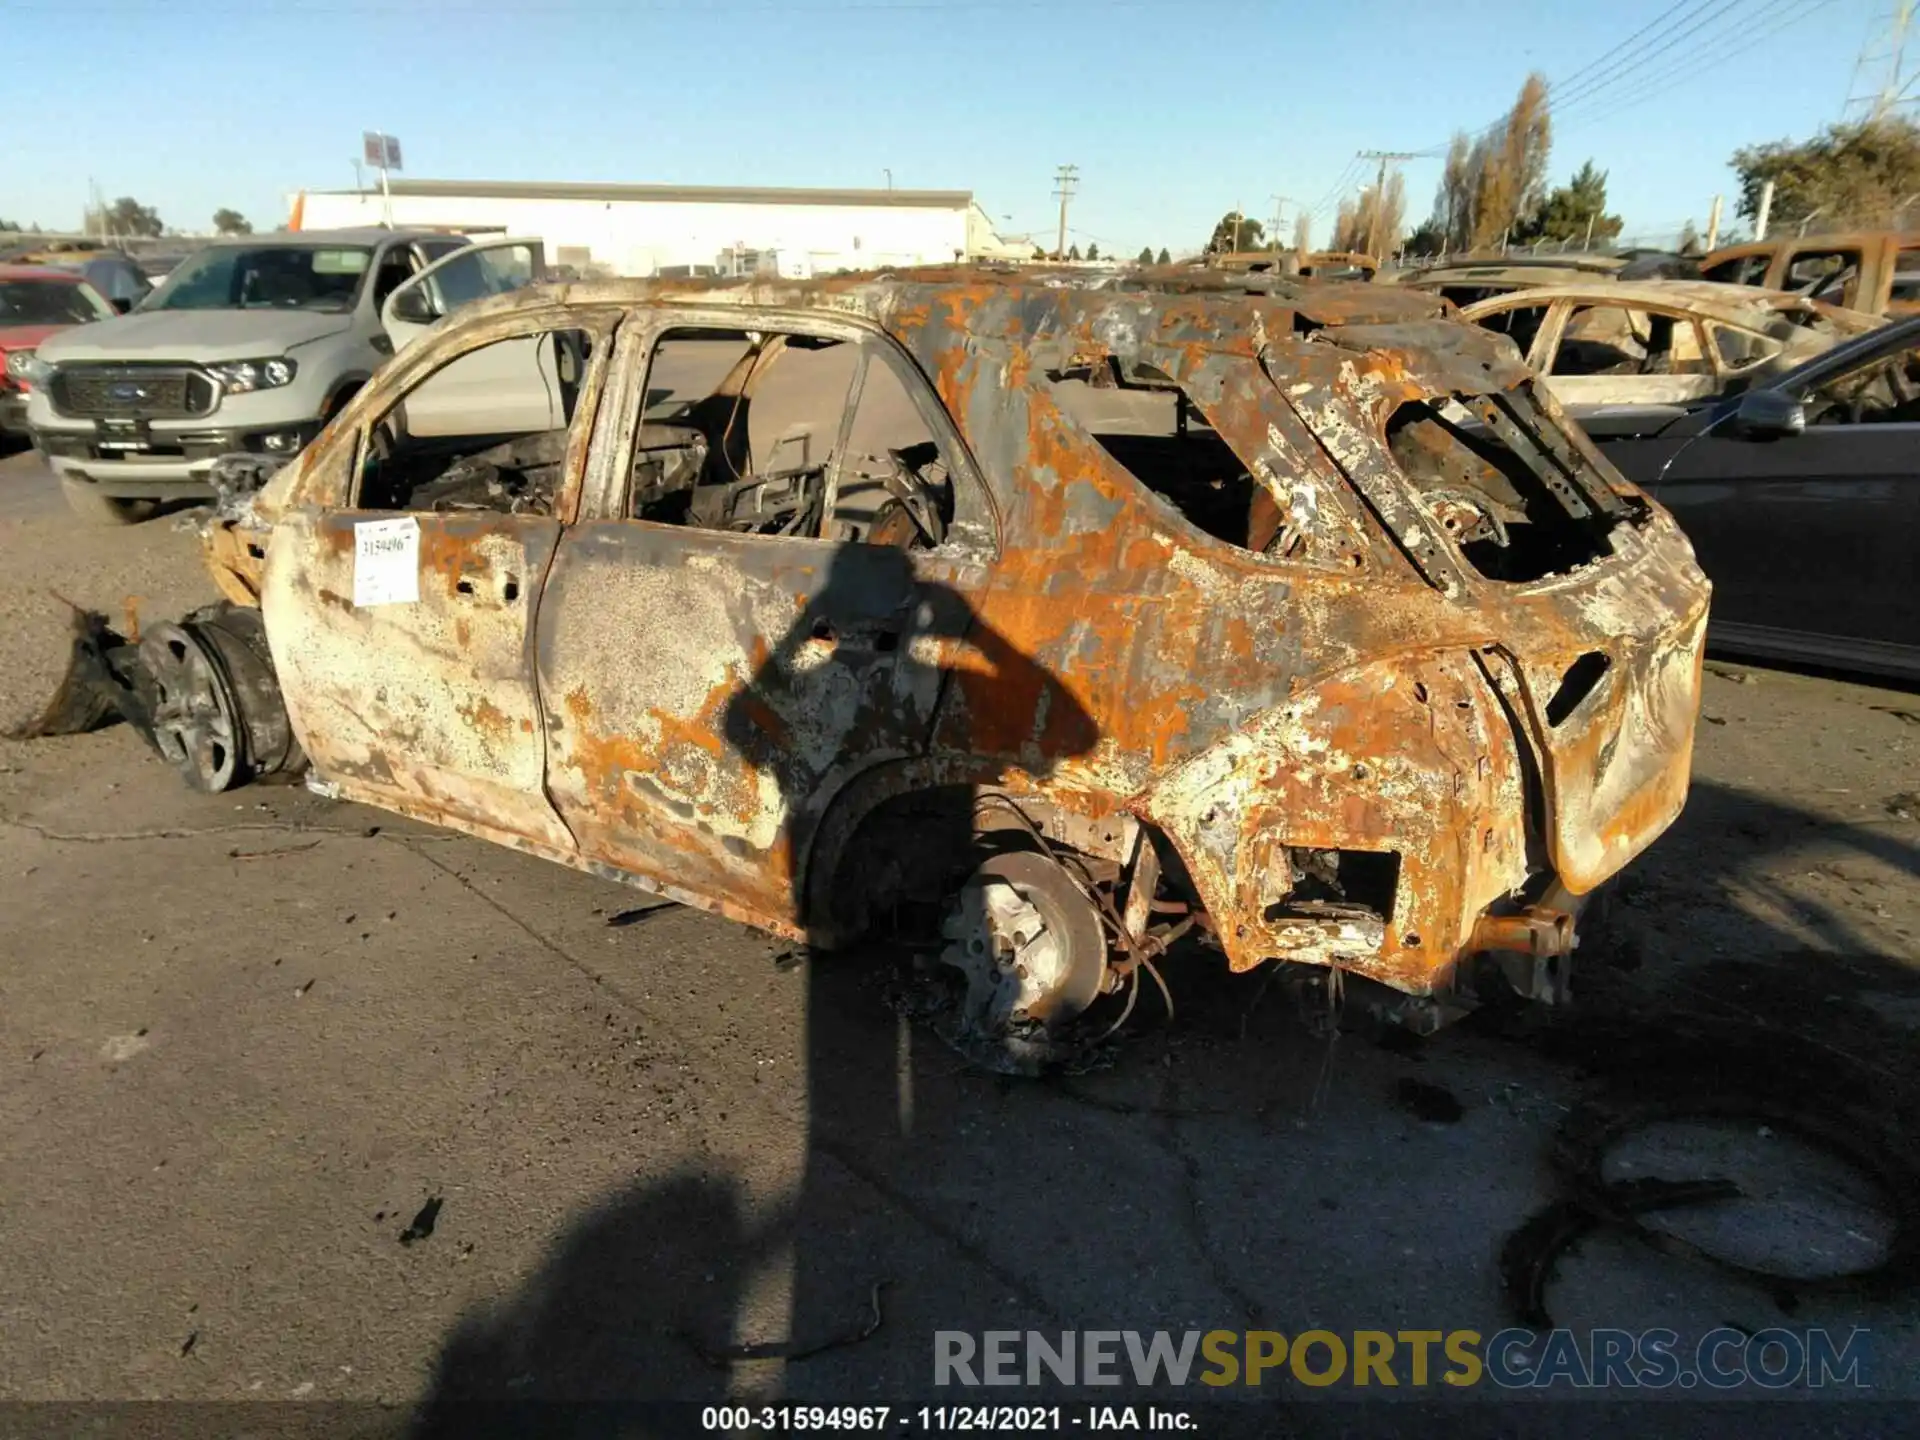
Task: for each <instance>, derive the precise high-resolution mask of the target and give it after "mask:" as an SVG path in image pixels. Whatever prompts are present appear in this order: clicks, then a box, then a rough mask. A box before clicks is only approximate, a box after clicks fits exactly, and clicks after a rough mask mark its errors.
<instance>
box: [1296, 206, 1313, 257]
mask: <svg viewBox="0 0 1920 1440" xmlns="http://www.w3.org/2000/svg"><path fill="white" fill-rule="evenodd" d="M1312 240H1313V217H1312V216H1311V215H1309V214H1307V212H1306V211H1304V210H1302V211H1301V212H1300V213H1299V214H1298V215H1296V216H1294V217H1293V249H1294V253H1295V254H1297V255H1305V254H1306V253H1307V251H1308V250H1309V249H1310V248H1311V243H1310V242H1311V241H1312Z"/></svg>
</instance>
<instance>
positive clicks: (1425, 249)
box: [1406, 216, 1447, 256]
mask: <svg viewBox="0 0 1920 1440" xmlns="http://www.w3.org/2000/svg"><path fill="white" fill-rule="evenodd" d="M1446 248H1447V232H1446V228H1445V226H1444V225H1442V224H1441V222H1440V219H1439V217H1438V216H1436V217H1434V218H1433V219H1431V220H1425V221H1422V222H1421V224H1420V228H1419V229H1417V230H1415V231H1414V232H1413V233H1412V234H1411V235H1409V236H1408V237H1407V244H1406V253H1407V254H1409V255H1419V256H1431V255H1440V254H1444V253H1445V251H1446Z"/></svg>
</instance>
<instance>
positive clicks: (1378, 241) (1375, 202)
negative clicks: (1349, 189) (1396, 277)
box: [1332, 171, 1407, 255]
mask: <svg viewBox="0 0 1920 1440" xmlns="http://www.w3.org/2000/svg"><path fill="white" fill-rule="evenodd" d="M1375 190H1376V187H1375V186H1372V185H1369V186H1367V188H1366V189H1364V190H1362V191H1361V192H1360V194H1359V195H1358V196H1356V197H1355V198H1354V199H1352V200H1342V201H1341V202H1340V208H1339V209H1338V210H1337V211H1335V212H1334V217H1333V247H1332V248H1334V249H1335V250H1351V251H1361V250H1364V251H1366V252H1367V253H1368V254H1369V255H1374V254H1382V255H1384V254H1391V253H1392V252H1393V249H1394V247H1395V246H1396V245H1397V244H1398V243H1399V240H1400V227H1401V225H1402V223H1403V221H1404V219H1405V216H1406V209H1407V189H1406V184H1405V182H1404V181H1402V180H1401V178H1400V175H1399V173H1398V172H1397V171H1396V172H1395V173H1394V174H1392V175H1389V176H1388V177H1387V184H1386V189H1385V193H1384V195H1381V194H1376V193H1375ZM1376 246H1377V247H1378V249H1377V250H1376V248H1375V247H1376Z"/></svg>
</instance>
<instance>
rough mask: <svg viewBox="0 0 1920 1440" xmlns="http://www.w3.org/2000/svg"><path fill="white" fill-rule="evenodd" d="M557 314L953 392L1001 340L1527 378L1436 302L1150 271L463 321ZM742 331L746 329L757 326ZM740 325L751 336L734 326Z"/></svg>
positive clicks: (802, 286) (631, 295)
mask: <svg viewBox="0 0 1920 1440" xmlns="http://www.w3.org/2000/svg"><path fill="white" fill-rule="evenodd" d="M555 305H559V306H562V307H568V308H571V307H587V306H609V307H615V306H618V307H639V306H651V307H659V308H663V309H674V308H685V309H693V308H695V307H706V308H708V309H710V310H718V309H731V308H735V307H738V308H740V309H742V310H757V311H773V312H779V311H788V312H798V313H801V314H804V313H806V312H814V313H817V314H819V315H821V316H822V317H823V318H834V319H842V320H848V319H851V320H855V321H863V322H865V323H867V324H869V325H873V326H875V327H877V328H879V329H881V330H884V331H885V332H886V333H887V334H889V335H890V336H892V337H893V338H894V339H895V340H897V341H898V342H899V343H900V344H901V345H903V346H904V347H905V348H906V349H907V350H909V351H910V352H912V353H913V354H914V355H915V356H916V358H917V359H918V360H919V361H920V363H921V365H922V368H923V369H924V370H925V371H926V373H927V374H928V375H930V376H935V377H950V378H952V379H953V381H954V383H956V384H959V385H962V386H965V385H967V384H969V383H970V381H969V380H968V379H967V378H966V377H967V376H969V375H971V374H972V373H973V372H974V370H976V369H977V368H978V365H979V362H977V361H975V360H974V359H972V358H971V355H970V353H969V352H970V350H972V349H975V348H977V347H978V346H980V345H982V344H995V343H1007V344H1010V345H1013V346H1017V347H1023V348H1041V347H1051V346H1058V347H1062V348H1064V349H1065V350H1066V351H1067V352H1068V353H1069V354H1083V355H1084V354H1112V355H1116V356H1120V357H1126V356H1129V355H1137V356H1141V357H1145V358H1147V359H1148V360H1149V362H1150V363H1152V364H1154V365H1156V366H1157V367H1158V368H1161V369H1163V370H1166V371H1167V373H1169V374H1175V373H1178V372H1179V371H1180V370H1182V369H1184V368H1187V367H1190V366H1193V365H1196V364H1199V363H1203V362H1204V361H1205V359H1206V358H1207V357H1209V356H1234V357H1238V358H1246V359H1254V358H1256V357H1258V356H1260V355H1261V354H1262V353H1263V352H1264V351H1266V350H1267V349H1268V348H1269V347H1270V346H1271V347H1272V348H1273V349H1274V350H1276V351H1278V350H1285V351H1287V352H1288V355H1287V364H1288V366H1289V367H1290V368H1291V369H1293V370H1294V371H1295V372H1296V373H1298V374H1300V375H1302V376H1305V377H1307V378H1309V379H1316V380H1319V381H1321V382H1323V383H1325V384H1327V385H1329V386H1333V385H1336V384H1339V383H1341V377H1342V375H1343V373H1344V372H1346V371H1348V370H1350V369H1351V368H1352V367H1354V366H1356V365H1363V364H1364V357H1365V356H1366V355H1367V354H1368V353H1369V352H1378V351H1390V352H1393V355H1394V361H1393V364H1392V367H1391V369H1392V371H1393V374H1394V375H1395V377H1396V379H1397V380H1398V381H1399V382H1401V383H1407V382H1408V381H1409V380H1412V379H1414V378H1415V377H1417V382H1416V383H1419V384H1421V385H1424V386H1427V387H1430V388H1432V389H1434V390H1436V391H1441V390H1444V391H1453V392H1459V393H1464V394H1480V393H1483V392H1484V391H1486V390H1489V389H1505V388H1508V387H1510V386H1512V385H1515V384H1519V383H1521V382H1522V381H1524V380H1525V379H1526V378H1527V377H1528V374H1529V372H1528V371H1527V369H1526V367H1525V366H1524V365H1523V364H1521V363H1520V361H1519V358H1518V357H1517V356H1515V355H1513V354H1511V353H1510V352H1511V347H1510V346H1507V345H1506V342H1505V340H1504V338H1503V337H1501V336H1496V335H1494V334H1492V333H1491V332H1489V331H1486V330H1483V329H1481V328H1480V327H1479V326H1477V325H1468V324H1464V323H1462V322H1461V321H1459V320H1458V319H1456V318H1454V317H1453V316H1452V315H1451V314H1450V313H1449V312H1450V311H1451V309H1452V307H1451V306H1450V305H1448V303H1447V302H1446V301H1444V300H1442V299H1440V298H1439V297H1438V296H1433V295H1427V294H1423V293H1421V292H1418V291H1405V290H1401V289H1398V288H1397V287H1394V286H1388V285H1376V284H1370V283H1366V282H1357V281H1342V280H1331V281H1322V280H1294V279H1288V278H1284V277H1280V276H1273V275H1251V276H1249V275H1235V274H1231V273H1229V272H1222V271H1219V270H1176V269H1175V268H1174V267H1167V268H1166V269H1164V270H1162V269H1159V268H1158V267H1155V268H1154V269H1151V270H1143V271H1137V272H1132V273H1122V274H1120V275H1117V276H1114V277H1111V278H1110V280H1109V281H1108V283H1106V284H1103V285H1101V286H1097V287H1096V286H1090V285H1087V284H1084V283H1075V282H1073V281H1070V280H1068V279H1066V278H1064V277H1057V276H1051V275H1048V274H1047V273H1045V272H1044V271H1043V272H1041V273H1039V274H1029V273H1022V272H1015V273H1011V274H1008V273H1001V272H995V271H989V270H985V269H982V268H980V267H967V266H952V267H931V266H930V267H925V268H922V269H907V270H901V271H897V272H889V273H879V274H867V275H850V276H831V277H824V278H820V279H814V280H775V279H763V280H753V281H740V280H730V279H729V280H706V281H702V280H697V279H696V280H677V279H676V280H658V279H656V280H587V281H568V282H565V283H562V284H549V285H535V286H528V287H526V288H524V289H520V290H515V291H511V292H509V293H507V294H504V295H496V296H492V297H490V298H487V299H484V300H477V301H474V302H472V303H471V304H470V305H467V306H464V307H462V309H461V312H460V314H461V316H463V317H467V323H470V324H471V323H484V322H485V321H486V320H488V319H490V318H493V317H497V316H500V315H503V314H511V313H513V312H516V311H520V310H534V309H544V308H548V307H552V306H555ZM756 320H758V324H757V325H756ZM740 325H741V328H742V329H748V328H765V319H764V318H763V317H757V316H756V317H749V316H747V315H743V316H742V317H741V321H740Z"/></svg>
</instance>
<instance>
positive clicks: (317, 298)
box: [140, 245, 373, 311]
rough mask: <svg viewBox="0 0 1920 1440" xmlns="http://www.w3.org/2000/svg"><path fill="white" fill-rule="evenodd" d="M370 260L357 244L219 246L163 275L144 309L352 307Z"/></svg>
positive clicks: (367, 250) (369, 254) (365, 249)
mask: <svg viewBox="0 0 1920 1440" xmlns="http://www.w3.org/2000/svg"><path fill="white" fill-rule="evenodd" d="M372 260H373V251H372V249H371V248H370V247H367V246H359V245H345V246H331V247H320V246H308V245H298V246H296V245H280V246H261V247H258V248H254V247H249V246H240V245H218V246H214V247H212V248H210V249H207V250H202V251H201V252H200V253H199V254H198V255H195V256H193V257H192V258H191V259H189V260H187V261H185V262H184V263H183V264H182V265H181V266H180V268H179V269H177V270H175V271H174V272H173V274H171V275H169V276H168V277H167V282H166V284H164V285H162V286H161V287H160V288H159V289H158V290H156V291H154V293H153V295H152V297H151V298H150V299H149V300H148V301H147V303H146V304H145V305H143V306H141V307H140V308H141V309H143V310H321V311H344V310H351V309H352V308H353V305H354V302H355V300H356V299H358V298H359V294H360V286H361V284H362V283H363V282H364V281H365V279H366V275H367V270H368V267H369V266H370V265H371V263H372Z"/></svg>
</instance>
